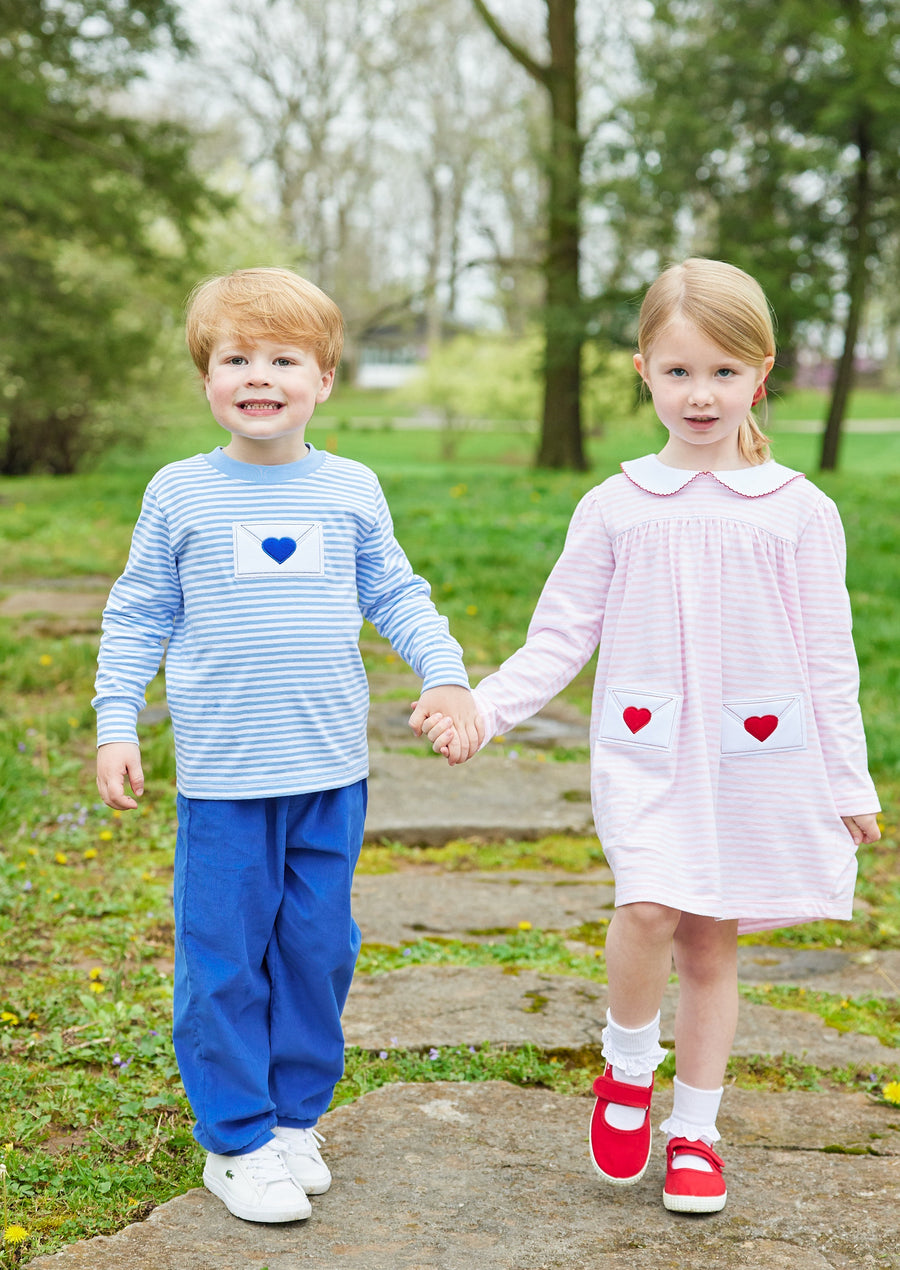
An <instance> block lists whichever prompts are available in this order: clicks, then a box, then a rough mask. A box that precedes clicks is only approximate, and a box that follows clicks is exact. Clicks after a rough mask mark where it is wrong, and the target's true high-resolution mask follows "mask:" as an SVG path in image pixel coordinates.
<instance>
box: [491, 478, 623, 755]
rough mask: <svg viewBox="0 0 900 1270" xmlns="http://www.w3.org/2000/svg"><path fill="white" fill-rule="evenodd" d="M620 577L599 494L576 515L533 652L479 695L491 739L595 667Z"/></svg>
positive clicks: (541, 611)
mask: <svg viewBox="0 0 900 1270" xmlns="http://www.w3.org/2000/svg"><path fill="white" fill-rule="evenodd" d="M614 569H615V561H614V558H613V551H612V543H611V541H610V538H609V535H608V533H607V530H606V526H605V524H604V522H603V518H602V515H601V512H600V509H599V506H598V505H597V498H596V491H593V490H592V491H591V492H590V493H588V494H586V495H585V496H584V498H583V499H582V500H581V502H580V503H579V504H578V506H577V508H576V509H575V514H574V515H573V517H572V522H571V524H570V525H569V531H568V534H567V535H566V544H565V547H564V549H563V552H562V555H561V556H560V558H559V560H557V562H556V564H555V565H554V567H553V569H552V571H551V573H550V576H549V578H548V579H547V582H546V584H545V586H544V589H543V591H542V593H541V597H540V599H539V600H538V603H537V606H536V608H535V610H534V616H533V617H532V619H531V622H530V624H529V627H528V636H527V639H526V641H525V644H524V645H523V646H522V647H521V648H520V649H519V650H518V651H517V652H515V653H513V655H512V656H511V657H509V658H508V659H507V660H506V661H505V662H504V663H503V665H502V666H501V667H500V669H499V670H498V671H496V672H495V673H494V674H493V675H489V676H488V677H487V678H486V679H483V680H482V681H481V683H480V684H479V685H478V687H477V689H476V690H475V698H476V701H477V703H478V707H479V709H480V711H481V712H482V715H483V717H484V720H485V729H486V736H487V739H489V738H490V737H491V736H495V735H497V734H498V733H503V732H507V731H508V730H509V729H510V728H512V727H515V725H516V724H517V723H521V722H522V720H523V719H527V718H529V717H530V716H531V715H533V714H535V713H536V712H537V711H538V710H540V709H541V708H542V706H545V705H546V704H547V702H548V701H550V700H551V698H552V697H554V696H556V694H557V693H558V692H559V691H560V690H561V689H562V688H564V687H565V686H566V684H568V683H569V682H571V680H572V679H573V678H574V677H575V675H577V674H578V672H579V670H581V669H582V667H583V666H584V665H585V664H586V663H587V661H588V659H589V658H590V656H591V654H592V653H593V651H594V649H595V648H596V647H597V644H598V642H599V639H600V632H601V630H602V627H603V614H604V609H605V606H606V597H607V594H608V591H609V586H610V581H611V579H612V576H613V572H614Z"/></svg>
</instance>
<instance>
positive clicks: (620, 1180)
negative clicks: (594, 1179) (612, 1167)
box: [591, 1156, 650, 1186]
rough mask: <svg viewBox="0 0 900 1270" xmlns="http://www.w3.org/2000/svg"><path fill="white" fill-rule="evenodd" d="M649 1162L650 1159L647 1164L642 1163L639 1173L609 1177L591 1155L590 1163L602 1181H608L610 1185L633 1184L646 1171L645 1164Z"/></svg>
mask: <svg viewBox="0 0 900 1270" xmlns="http://www.w3.org/2000/svg"><path fill="white" fill-rule="evenodd" d="M649 1163H650V1161H649V1160H648V1161H647V1164H645V1165H644V1167H643V1168H642V1169H641V1171H640V1173H635V1174H634V1175H633V1177H611V1176H610V1174H609V1173H604V1172H603V1170H602V1169H601V1167H600V1165H599V1164H598V1163H597V1161H596V1160H595V1159H594V1158H593V1156H592V1157H591V1164H593V1166H594V1171H595V1172H596V1173H597V1174H599V1176H600V1177H602V1178H603V1180H604V1182H609V1184H610V1186H634V1184H635V1182H639V1181H640V1180H641V1178H642V1177H643V1176H644V1174H645V1173H646V1172H647V1165H649Z"/></svg>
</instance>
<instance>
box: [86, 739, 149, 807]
mask: <svg viewBox="0 0 900 1270" xmlns="http://www.w3.org/2000/svg"><path fill="white" fill-rule="evenodd" d="M126 779H127V781H128V784H129V785H130V786H131V788H132V791H133V792H134V793H135V794H136V795H137V796H138V798H140V796H141V794H143V792H144V772H143V769H142V767H141V750H140V746H138V745H134V744H133V743H132V742H129V741H110V742H109V744H108V745H101V746H100V748H99V749H98V750H97V788H98V789H99V790H100V797H101V798H102V799H103V801H104V802H105V803H106V805H107V807H115V808H116V810H117V811H133V810H134V808H135V807H137V803H136V802H135V800H134V799H133V798H131V797H130V796H129V795H128V794H126V793H125V781H126Z"/></svg>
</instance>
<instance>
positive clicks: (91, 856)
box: [84, 847, 97, 860]
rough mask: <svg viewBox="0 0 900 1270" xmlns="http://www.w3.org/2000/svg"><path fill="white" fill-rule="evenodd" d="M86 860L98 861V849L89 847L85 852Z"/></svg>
mask: <svg viewBox="0 0 900 1270" xmlns="http://www.w3.org/2000/svg"><path fill="white" fill-rule="evenodd" d="M84 859H85V860H96V859H97V849H96V847H88V849H87V851H85V853H84Z"/></svg>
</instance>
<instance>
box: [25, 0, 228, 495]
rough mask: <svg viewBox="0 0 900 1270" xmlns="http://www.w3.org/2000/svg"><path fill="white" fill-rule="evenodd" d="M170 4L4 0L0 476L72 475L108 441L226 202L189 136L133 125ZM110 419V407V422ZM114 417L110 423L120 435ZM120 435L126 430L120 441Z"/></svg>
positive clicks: (173, 35) (169, 24) (175, 40)
mask: <svg viewBox="0 0 900 1270" xmlns="http://www.w3.org/2000/svg"><path fill="white" fill-rule="evenodd" d="M175 12H176V11H175V8H174V6H173V5H171V4H169V3H167V2H166V0H73V2H72V3H67V4H66V5H64V6H62V5H57V4H54V3H53V2H52V0H24V3H22V2H20V0H0V78H2V82H3V94H2V96H0V287H2V290H3V295H4V304H3V307H2V310H0V373H2V378H3V384H4V389H3V395H2V398H0V471H2V472H4V473H6V474H9V475H21V474H23V473H26V472H35V471H46V472H57V473H58V472H71V471H73V470H74V469H75V467H76V466H77V465H78V463H79V462H80V461H81V460H82V459H83V458H85V457H86V456H88V455H89V454H90V453H91V452H94V451H96V450H97V449H98V448H99V447H100V446H101V445H102V444H103V441H104V439H105V436H106V434H107V433H108V431H109V429H108V427H106V428H104V426H103V425H104V409H103V404H104V403H107V407H108V406H109V405H111V404H112V403H113V402H115V403H116V404H117V405H119V406H121V402H122V399H123V393H124V391H125V390H126V388H127V387H128V386H129V384H130V383H131V382H132V381H133V376H134V374H136V373H138V372H140V371H141V370H142V369H143V368H144V367H145V365H146V362H147V360H148V357H149V354H150V353H151V351H152V349H153V347H154V345H155V342H156V338H157V335H158V333H159V332H160V330H163V331H164V330H165V328H166V326H167V322H168V325H169V326H170V327H171V318H170V317H169V314H170V313H171V309H172V307H173V305H174V302H175V297H176V295H177V296H179V297H180V295H181V294H182V293H183V292H184V290H185V289H186V287H185V270H186V268H187V266H188V264H189V262H190V261H191V258H192V255H193V254H194V253H195V252H196V251H197V249H198V246H199V242H200V236H199V222H200V217H201V216H202V215H204V214H206V213H208V212H209V210H210V209H211V208H212V207H214V206H221V205H222V200H221V199H220V198H218V197H217V196H215V195H214V194H213V193H212V192H211V191H210V190H209V189H208V188H207V187H206V186H205V185H204V183H203V182H202V181H201V180H200V178H199V177H197V176H196V175H195V174H194V172H193V171H192V167H191V159H190V139H189V136H188V134H187V132H186V131H185V130H184V129H183V128H181V127H179V126H176V125H173V124H170V123H166V122H145V121H142V120H140V119H137V118H132V117H129V116H128V114H127V113H126V112H125V110H124V109H119V104H121V103H122V102H123V100H125V99H124V97H123V93H124V90H125V89H126V88H127V86H128V84H129V83H130V82H132V81H133V80H134V78H135V76H137V75H138V74H139V73H140V59H141V57H142V56H143V55H145V54H146V53H148V52H150V51H152V50H153V49H154V48H157V47H160V46H166V45H168V46H169V47H174V48H183V47H184V46H185V41H184V38H183V37H182V35H181V34H180V32H179V30H178V28H177V25H176V20H175ZM108 421H109V411H108V409H107V411H106V422H107V424H108ZM122 423H123V421H122V420H121V419H119V420H117V427H121V426H122ZM120 435H121V433H120Z"/></svg>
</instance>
